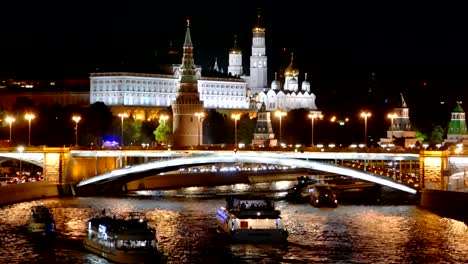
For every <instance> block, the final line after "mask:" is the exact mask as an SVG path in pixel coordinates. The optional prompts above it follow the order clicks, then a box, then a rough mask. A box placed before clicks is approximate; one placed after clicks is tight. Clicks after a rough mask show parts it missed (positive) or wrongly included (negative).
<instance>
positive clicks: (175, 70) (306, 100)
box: [90, 15, 317, 119]
mask: <svg viewBox="0 0 468 264" xmlns="http://www.w3.org/2000/svg"><path fill="white" fill-rule="evenodd" d="M265 31H266V30H265V27H263V26H262V23H261V17H260V15H258V21H257V23H256V24H255V25H254V27H253V29H252V33H253V37H252V54H251V56H250V65H249V69H250V76H246V75H243V66H242V65H243V64H242V51H241V50H240V49H239V48H238V47H237V39H236V38H235V41H234V47H233V48H231V49H230V51H229V54H228V56H229V65H228V73H229V74H230V75H231V76H233V77H232V78H228V77H225V78H212V77H203V76H202V69H201V68H200V67H196V71H195V77H196V80H197V87H198V93H199V96H200V100H201V101H203V107H204V108H207V109H210V108H211V109H227V110H230V109H233V110H234V109H236V110H242V109H244V110H250V111H255V112H256V111H257V110H258V109H259V108H260V106H261V103H262V102H265V105H266V110H268V111H275V110H278V109H281V110H291V109H298V108H306V109H311V110H315V109H316V108H317V107H316V106H315V95H314V94H313V93H312V91H311V89H310V83H309V82H308V81H307V77H306V79H305V80H304V81H303V82H302V85H301V86H300V89H299V80H298V79H299V71H298V70H297V68H295V67H294V65H293V58H292V56H291V65H290V67H288V69H290V71H287V73H288V74H290V75H288V76H287V77H286V83H285V85H284V86H283V87H279V85H277V82H276V80H274V81H273V82H272V83H271V87H268V80H267V73H268V64H267V61H268V60H267V56H266V44H265ZM180 67H181V66H180V65H171V66H170V73H169V74H151V73H132V72H102V73H91V74H90V103H91V104H93V103H95V102H103V103H105V104H106V105H108V106H110V107H111V109H112V108H120V109H119V110H121V108H125V109H130V110H131V111H133V112H135V111H139V112H140V113H141V111H142V110H141V109H151V108H158V109H163V108H167V107H169V106H171V104H172V102H173V101H174V100H175V99H176V96H177V91H178V86H179V84H180V82H181V74H180V71H181V69H180ZM138 109H140V110H138ZM144 111H145V112H147V113H146V114H147V115H151V113H150V112H151V111H150V110H144ZM146 118H147V119H148V118H149V119H151V118H152V117H151V116H147V117H146Z"/></svg>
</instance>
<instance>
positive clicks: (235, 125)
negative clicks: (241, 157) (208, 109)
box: [231, 114, 241, 148]
mask: <svg viewBox="0 0 468 264" xmlns="http://www.w3.org/2000/svg"><path fill="white" fill-rule="evenodd" d="M240 116H241V115H240V114H232V115H231V118H232V119H234V146H235V147H236V148H237V120H239V119H240Z"/></svg>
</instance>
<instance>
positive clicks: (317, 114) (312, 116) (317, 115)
mask: <svg viewBox="0 0 468 264" xmlns="http://www.w3.org/2000/svg"><path fill="white" fill-rule="evenodd" d="M308 117H309V118H310V122H311V124H312V135H311V145H312V147H313V146H314V120H315V118H320V119H322V118H323V115H322V113H321V112H317V111H313V112H310V114H309V115H308Z"/></svg>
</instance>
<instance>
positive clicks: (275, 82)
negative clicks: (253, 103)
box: [271, 80, 280, 90]
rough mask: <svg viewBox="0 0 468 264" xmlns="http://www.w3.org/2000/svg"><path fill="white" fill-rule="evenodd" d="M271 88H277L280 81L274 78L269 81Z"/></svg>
mask: <svg viewBox="0 0 468 264" xmlns="http://www.w3.org/2000/svg"><path fill="white" fill-rule="evenodd" d="M271 89H273V90H279V89H280V82H279V81H278V80H274V81H272V82H271Z"/></svg>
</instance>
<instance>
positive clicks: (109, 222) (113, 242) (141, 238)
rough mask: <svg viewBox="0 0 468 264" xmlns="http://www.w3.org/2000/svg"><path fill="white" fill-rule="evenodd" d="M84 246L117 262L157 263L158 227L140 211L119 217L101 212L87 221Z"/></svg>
mask: <svg viewBox="0 0 468 264" xmlns="http://www.w3.org/2000/svg"><path fill="white" fill-rule="evenodd" d="M83 244H84V247H85V248H86V249H87V250H89V251H91V252H93V253H95V254H97V255H99V256H101V257H103V258H106V259H108V260H111V261H113V262H117V263H144V262H157V261H158V249H157V244H156V230H155V229H154V228H151V227H149V226H148V222H147V221H146V220H145V218H144V216H143V215H142V214H141V213H130V214H128V216H127V217H124V218H116V217H115V216H114V217H110V216H106V215H102V216H99V217H94V218H91V219H90V220H89V221H88V232H87V235H86V237H85V238H84V241H83Z"/></svg>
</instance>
